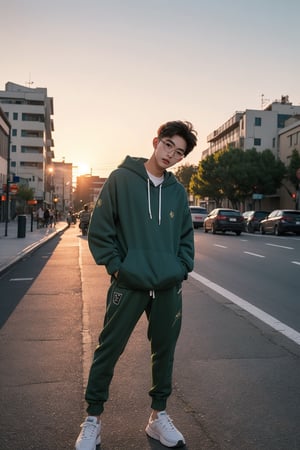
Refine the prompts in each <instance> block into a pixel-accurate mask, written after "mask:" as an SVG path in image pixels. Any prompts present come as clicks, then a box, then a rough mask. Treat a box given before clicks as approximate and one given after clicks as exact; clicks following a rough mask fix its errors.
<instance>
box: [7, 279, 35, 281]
mask: <svg viewBox="0 0 300 450" xmlns="http://www.w3.org/2000/svg"><path fill="white" fill-rule="evenodd" d="M31 280H33V278H10V280H9V281H31Z"/></svg>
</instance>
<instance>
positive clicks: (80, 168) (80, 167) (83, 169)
mask: <svg viewBox="0 0 300 450" xmlns="http://www.w3.org/2000/svg"><path fill="white" fill-rule="evenodd" d="M77 173H78V176H80V175H87V174H89V173H90V167H89V165H88V164H86V163H84V162H79V163H78V164H77Z"/></svg>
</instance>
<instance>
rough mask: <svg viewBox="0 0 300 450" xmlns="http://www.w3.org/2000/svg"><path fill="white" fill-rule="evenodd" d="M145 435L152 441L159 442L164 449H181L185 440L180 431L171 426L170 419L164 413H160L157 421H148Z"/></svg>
mask: <svg viewBox="0 0 300 450" xmlns="http://www.w3.org/2000/svg"><path fill="white" fill-rule="evenodd" d="M146 433H147V434H148V436H150V437H151V438H153V439H156V440H158V441H160V443H161V444H163V445H165V446H166V447H173V448H174V447H176V448H177V447H183V446H184V445H185V440H184V437H183V436H182V434H181V433H180V431H178V430H177V428H176V427H175V426H174V425H173V421H172V419H171V418H170V417H169V416H168V414H167V413H166V411H160V412H159V413H158V414H157V419H155V420H151V417H150V419H149V422H148V425H147V426H146Z"/></svg>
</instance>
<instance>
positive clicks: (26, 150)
mask: <svg viewBox="0 0 300 450" xmlns="http://www.w3.org/2000/svg"><path fill="white" fill-rule="evenodd" d="M21 152H22V153H36V154H42V153H43V147H29V146H26V145H22V146H21Z"/></svg>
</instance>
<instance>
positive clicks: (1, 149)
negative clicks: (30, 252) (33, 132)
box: [0, 107, 10, 221]
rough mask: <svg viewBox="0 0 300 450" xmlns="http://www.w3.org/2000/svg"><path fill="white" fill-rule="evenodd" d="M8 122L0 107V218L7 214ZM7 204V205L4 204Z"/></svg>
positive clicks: (2, 218)
mask: <svg viewBox="0 0 300 450" xmlns="http://www.w3.org/2000/svg"><path fill="white" fill-rule="evenodd" d="M9 138H10V123H9V121H8V119H7V117H6V115H5V114H4V112H3V111H2V109H1V107H0V220H1V221H2V220H4V219H5V217H6V216H7V208H5V203H6V196H7V160H8V153H9ZM6 206H7V205H6Z"/></svg>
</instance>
